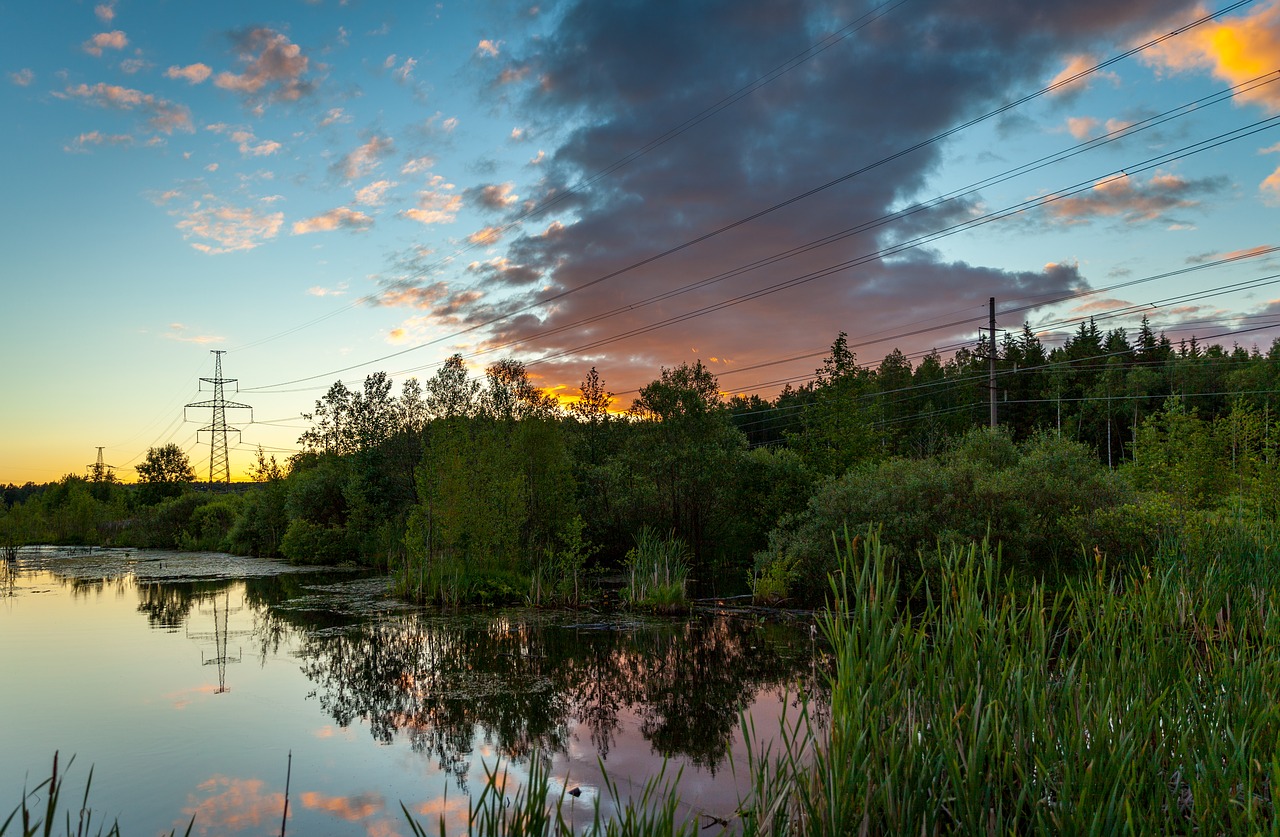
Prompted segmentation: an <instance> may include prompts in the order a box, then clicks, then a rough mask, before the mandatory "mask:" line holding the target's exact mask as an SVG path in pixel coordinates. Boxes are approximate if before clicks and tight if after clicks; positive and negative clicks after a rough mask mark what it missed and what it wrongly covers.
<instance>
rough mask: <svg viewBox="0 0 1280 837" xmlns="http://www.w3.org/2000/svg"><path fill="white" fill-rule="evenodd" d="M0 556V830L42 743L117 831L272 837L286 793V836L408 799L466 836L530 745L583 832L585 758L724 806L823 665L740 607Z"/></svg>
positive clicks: (631, 779)
mask: <svg viewBox="0 0 1280 837" xmlns="http://www.w3.org/2000/svg"><path fill="white" fill-rule="evenodd" d="M0 564H3V565H4V568H3V570H0V572H2V573H3V576H2V577H0V678H3V687H0V809H3V810H0V820H2V819H3V817H4V816H6V815H7V813H8V811H9V810H10V809H11V808H12V806H13V805H15V804H16V803H17V801H18V798H19V794H20V793H21V790H22V788H23V786H24V785H25V786H27V787H32V786H34V785H36V784H37V783H38V782H39V781H41V780H42V779H44V778H47V776H48V772H49V766H50V762H51V760H52V757H53V754H54V752H55V751H58V752H60V753H61V754H62V763H63V764H64V765H65V761H66V759H67V758H68V757H69V756H70V755H72V754H74V755H75V763H74V765H73V767H72V768H71V771H70V773H69V774H68V775H67V788H68V789H69V791H70V794H69V796H70V797H72V798H74V799H75V800H77V801H78V800H79V796H80V794H81V792H82V790H83V787H84V781H85V779H86V778H87V776H88V773H89V768H90V767H91V766H92V767H93V785H92V793H91V796H90V806H91V807H92V808H93V810H94V814H95V821H97V820H98V819H101V818H105V819H106V821H107V822H110V821H111V820H113V819H116V818H118V819H119V822H120V825H121V830H122V833H123V834H125V835H126V837H130V836H131V835H139V834H143V835H151V834H157V833H162V832H163V833H167V832H168V831H169V830H170V829H173V828H176V829H177V830H178V833H181V832H182V831H183V829H185V828H186V825H187V822H188V821H189V820H190V818H191V817H192V815H193V814H194V815H195V827H194V829H193V831H192V833H193V834H234V833H244V834H267V833H277V832H278V830H279V828H280V825H281V818H282V814H283V810H284V801H285V792H286V783H287V785H288V799H289V819H288V823H287V832H288V833H290V834H332V835H347V834H350V835H395V834H408V833H410V832H409V827H408V825H407V823H406V821H405V819H404V815H403V813H402V811H401V807H400V806H401V804H402V803H403V804H404V806H405V807H406V808H408V809H409V810H410V811H411V812H413V813H414V815H415V816H416V817H418V818H419V821H420V822H421V823H422V824H423V825H424V826H427V827H428V828H429V830H430V831H431V832H432V833H435V831H436V829H437V827H438V826H437V823H438V822H439V819H440V817H441V816H442V815H443V817H444V819H445V822H446V825H447V828H448V831H449V833H459V832H462V831H464V830H465V825H466V816H467V809H468V800H469V795H472V794H478V793H479V791H480V789H481V788H483V786H484V781H485V771H486V769H493V767H494V766H495V764H498V763H499V762H501V764H502V765H503V766H504V767H507V768H508V769H509V770H510V775H511V777H512V778H513V779H515V780H516V781H515V782H513V783H510V784H509V785H508V795H510V794H511V793H512V792H514V789H515V788H516V787H517V786H518V783H519V781H520V780H522V779H523V778H524V777H525V776H526V775H527V770H528V765H529V758H530V757H531V755H532V754H534V753H535V752H536V753H540V754H541V755H542V756H543V757H546V758H549V760H550V763H551V765H552V766H551V775H552V777H553V787H554V788H556V789H559V788H561V787H567V788H575V789H580V790H581V795H580V796H578V797H568V798H567V801H568V804H567V807H566V816H568V817H571V818H572V819H573V820H574V821H575V822H576V823H578V824H581V823H584V822H589V820H590V817H591V809H592V804H593V802H594V800H595V799H596V798H597V797H598V796H600V795H601V794H602V790H601V789H602V786H603V778H602V770H601V766H602V765H603V769H604V773H607V775H608V778H609V780H610V781H612V782H614V783H615V784H616V785H617V786H618V788H619V790H620V791H621V792H622V793H623V794H626V793H627V792H629V791H630V790H631V789H635V790H639V788H640V787H641V786H643V784H644V783H645V781H646V780H648V779H650V778H651V777H653V776H656V775H658V774H659V773H660V772H661V771H662V770H663V768H664V763H665V765H666V767H665V769H666V775H668V776H675V775H676V774H677V773H678V774H679V782H678V785H677V791H678V793H679V795H680V797H681V800H682V803H681V804H682V807H683V809H684V810H686V811H687V813H688V816H690V817H695V816H697V817H702V816H703V815H714V816H716V817H724V818H731V815H732V812H733V811H734V809H735V808H736V806H737V802H738V799H739V794H740V792H741V791H742V790H743V788H744V787H745V779H744V776H743V774H745V765H746V757H747V747H746V745H745V744H744V742H743V740H742V737H741V735H740V717H741V716H742V714H743V713H745V714H746V717H747V718H748V719H749V720H750V722H751V723H752V724H753V725H754V727H755V729H756V731H757V733H759V734H760V741H758V742H756V744H757V745H759V744H764V743H767V742H768V741H769V740H770V739H771V738H772V737H773V736H774V735H776V732H777V729H778V726H779V719H780V718H781V717H782V716H783V714H784V712H785V713H789V717H794V715H795V714H796V710H795V705H796V703H797V699H796V695H797V693H798V691H799V690H800V689H808V688H812V686H813V684H814V683H815V682H817V680H818V679H819V678H818V676H817V673H816V670H815V662H814V660H815V654H814V649H813V645H812V640H811V637H810V633H809V630H808V623H807V622H805V621H803V620H797V621H795V622H793V623H787V624H783V623H779V622H777V621H775V620H765V619H762V618H761V617H760V616H759V615H757V614H754V613H751V612H747V611H740V612H725V611H723V610H722V611H714V612H713V611H706V612H699V613H697V614H695V615H693V616H691V617H688V618H682V619H656V618H646V617H636V616H633V615H628V614H618V613H615V614H599V613H584V612H558V611H538V610H530V609H508V610H501V611H485V612H467V613H462V614H446V613H441V612H439V611H433V610H427V609H422V608H415V607H410V606H407V605H404V604H403V603H400V602H398V601H396V600H394V599H392V598H389V597H388V596H387V595H386V593H385V591H386V587H387V582H386V579H385V578H384V577H381V576H373V577H371V576H368V575H364V574H360V573H354V572H352V573H340V572H328V573H318V572H314V571H308V570H304V569H303V568H299V567H292V566H289V565H286V564H281V563H277V562H271V561H262V560H257V559H249V558H238V557H234V556H229V555H222V554H210V553H175V552H156V551H136V550H135V551H124V550H102V549H95V550H72V549H62V548H51V547H44V548H38V549H25V550H22V551H21V552H20V553H19V555H18V559H17V561H16V562H10V563H5V562H0ZM604 797H605V808H606V813H607V811H608V809H609V808H608V806H609V803H608V794H607V793H605V794H604ZM701 822H702V823H709V822H711V820H710V819H702V820H701ZM705 833H716V831H715V830H714V829H712V830H711V831H709V832H705Z"/></svg>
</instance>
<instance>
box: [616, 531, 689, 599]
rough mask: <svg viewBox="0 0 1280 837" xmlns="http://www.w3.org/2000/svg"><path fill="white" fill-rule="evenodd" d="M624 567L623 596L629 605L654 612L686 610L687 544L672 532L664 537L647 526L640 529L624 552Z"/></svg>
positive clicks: (687, 597)
mask: <svg viewBox="0 0 1280 837" xmlns="http://www.w3.org/2000/svg"><path fill="white" fill-rule="evenodd" d="M627 566H628V568H629V574H628V579H627V588H626V590H625V591H624V592H623V598H624V599H625V600H626V602H627V605H628V606H629V607H633V608H639V609H643V610H652V611H654V612H657V613H681V612H684V611H686V610H688V609H689V596H688V578H689V557H688V547H687V546H685V543H684V541H682V540H680V539H679V538H677V537H676V536H675V534H674V533H672V534H669V535H667V536H666V537H663V536H661V535H659V534H658V533H657V532H655V531H654V530H653V529H650V528H649V527H648V526H646V527H644V528H643V529H641V530H640V533H639V534H638V535H636V545H635V547H634V548H633V549H632V550H631V551H630V552H628V553H627Z"/></svg>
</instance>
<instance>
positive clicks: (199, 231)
mask: <svg viewBox="0 0 1280 837" xmlns="http://www.w3.org/2000/svg"><path fill="white" fill-rule="evenodd" d="M283 223H284V213H283V212H271V213H259V212H256V211H255V210H253V209H252V208H240V207H235V206H225V205H224V206H203V205H201V204H199V203H197V204H196V205H195V206H193V207H192V208H191V209H190V210H189V211H188V212H187V213H186V217H185V218H183V220H181V221H179V222H178V225H177V226H178V229H180V230H182V234H183V238H187V239H191V238H193V237H194V238H203V239H208V240H209V241H211V242H213V243H212V244H207V243H205V242H203V241H196V242H193V243H192V245H191V246H192V247H194V248H195V249H197V250H199V251H200V252H201V253H209V254H211V255H212V254H217V253H230V252H233V251H235V250H252V249H253V248H254V247H257V246H258V245H259V244H262V243H263V242H265V241H267V240H268V239H271V238H275V237H276V234H277V233H279V232H280V226H281V225H282V224H283Z"/></svg>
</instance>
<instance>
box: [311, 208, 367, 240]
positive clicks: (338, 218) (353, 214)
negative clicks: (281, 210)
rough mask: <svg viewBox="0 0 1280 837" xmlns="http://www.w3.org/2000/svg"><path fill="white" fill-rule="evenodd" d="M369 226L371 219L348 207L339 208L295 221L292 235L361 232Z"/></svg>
mask: <svg viewBox="0 0 1280 837" xmlns="http://www.w3.org/2000/svg"><path fill="white" fill-rule="evenodd" d="M371 226H373V218H371V217H369V216H368V215H365V214H364V213H363V212H359V211H357V210H354V209H351V208H349V207H345V206H339V207H337V208H335V209H330V210H329V211H328V212H322V213H320V214H319V215H316V216H313V217H311V218H307V219H305V220H302V221H295V222H294V224H293V234H294V235H306V234H307V233H313V232H328V231H330V230H338V229H343V230H355V231H362V230H367V229H369V228H370V227H371Z"/></svg>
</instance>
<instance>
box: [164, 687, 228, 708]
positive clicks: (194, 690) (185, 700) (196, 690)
mask: <svg viewBox="0 0 1280 837" xmlns="http://www.w3.org/2000/svg"><path fill="white" fill-rule="evenodd" d="M217 693H218V684H217V683H201V684H200V685H199V686H192V687H191V688H189V689H179V690H178V691H176V692H165V693H164V694H163V695H161V697H163V698H164V699H165V700H167V701H170V702H172V704H173V708H174V709H186V708H187V707H188V706H190V705H191V699H192V698H193V697H195V696H197V695H213V694H217Z"/></svg>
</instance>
